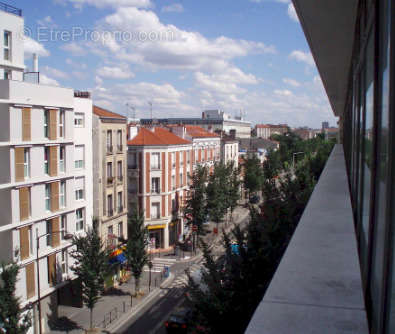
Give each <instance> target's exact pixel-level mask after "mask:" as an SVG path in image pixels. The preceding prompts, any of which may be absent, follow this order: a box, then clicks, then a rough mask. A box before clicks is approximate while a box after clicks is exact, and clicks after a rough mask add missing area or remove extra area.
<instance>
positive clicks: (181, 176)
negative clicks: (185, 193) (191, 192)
mask: <svg viewBox="0 0 395 334" xmlns="http://www.w3.org/2000/svg"><path fill="white" fill-rule="evenodd" d="M182 176H183V174H182V173H180V186H182V180H183V178H182Z"/></svg>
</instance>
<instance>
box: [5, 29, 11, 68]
mask: <svg viewBox="0 0 395 334" xmlns="http://www.w3.org/2000/svg"><path fill="white" fill-rule="evenodd" d="M4 60H9V61H11V32H10V31H4Z"/></svg>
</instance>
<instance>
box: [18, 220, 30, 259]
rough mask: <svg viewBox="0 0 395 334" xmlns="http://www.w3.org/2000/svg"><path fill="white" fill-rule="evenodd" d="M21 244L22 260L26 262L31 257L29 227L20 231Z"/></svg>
mask: <svg viewBox="0 0 395 334" xmlns="http://www.w3.org/2000/svg"><path fill="white" fill-rule="evenodd" d="M19 244H20V250H19V251H20V255H21V260H25V259H27V258H28V257H29V255H30V252H29V227H28V226H27V227H22V228H21V229H20V230H19Z"/></svg>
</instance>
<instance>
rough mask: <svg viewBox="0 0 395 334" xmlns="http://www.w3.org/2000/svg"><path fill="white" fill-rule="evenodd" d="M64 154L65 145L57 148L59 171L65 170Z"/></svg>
mask: <svg viewBox="0 0 395 334" xmlns="http://www.w3.org/2000/svg"><path fill="white" fill-rule="evenodd" d="M65 155H66V147H64V146H60V149H59V171H60V172H61V173H64V172H65Z"/></svg>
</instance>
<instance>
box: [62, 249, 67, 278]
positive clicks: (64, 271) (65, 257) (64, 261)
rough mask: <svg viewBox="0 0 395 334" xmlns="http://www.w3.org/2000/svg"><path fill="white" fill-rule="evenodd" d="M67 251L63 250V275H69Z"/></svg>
mask: <svg viewBox="0 0 395 334" xmlns="http://www.w3.org/2000/svg"><path fill="white" fill-rule="evenodd" d="M67 257H68V254H67V249H63V250H62V259H61V267H62V274H63V275H64V274H67Z"/></svg>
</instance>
